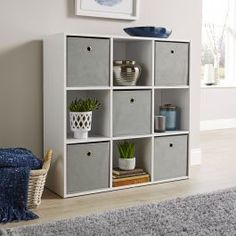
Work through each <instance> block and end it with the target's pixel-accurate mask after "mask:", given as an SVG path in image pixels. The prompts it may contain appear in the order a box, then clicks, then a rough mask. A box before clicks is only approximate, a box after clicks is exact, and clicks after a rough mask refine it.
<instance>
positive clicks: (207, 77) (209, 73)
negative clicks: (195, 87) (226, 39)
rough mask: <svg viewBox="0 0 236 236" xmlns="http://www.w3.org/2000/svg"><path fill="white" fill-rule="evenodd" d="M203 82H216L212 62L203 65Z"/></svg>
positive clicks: (211, 83)
mask: <svg viewBox="0 0 236 236" xmlns="http://www.w3.org/2000/svg"><path fill="white" fill-rule="evenodd" d="M204 83H205V84H206V85H213V84H215V83H216V81H215V72H214V66H213V64H206V65H204Z"/></svg>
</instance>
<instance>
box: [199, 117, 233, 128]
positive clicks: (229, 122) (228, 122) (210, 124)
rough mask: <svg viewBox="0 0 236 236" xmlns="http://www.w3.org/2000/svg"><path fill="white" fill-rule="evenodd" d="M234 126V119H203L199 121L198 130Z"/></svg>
mask: <svg viewBox="0 0 236 236" xmlns="http://www.w3.org/2000/svg"><path fill="white" fill-rule="evenodd" d="M232 128H236V119H219V120H203V121H201V123H200V130H201V131H206V130H217V129H232Z"/></svg>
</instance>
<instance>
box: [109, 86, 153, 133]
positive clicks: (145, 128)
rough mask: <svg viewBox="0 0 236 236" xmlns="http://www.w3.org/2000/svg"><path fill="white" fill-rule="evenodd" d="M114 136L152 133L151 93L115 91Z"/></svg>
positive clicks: (147, 91)
mask: <svg viewBox="0 0 236 236" xmlns="http://www.w3.org/2000/svg"><path fill="white" fill-rule="evenodd" d="M113 117H114V118H113V135H114V136H123V135H138V134H150V133H151V91H150V90H144V91H114V93H113Z"/></svg>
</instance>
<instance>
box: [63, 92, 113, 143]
mask: <svg viewBox="0 0 236 236" xmlns="http://www.w3.org/2000/svg"><path fill="white" fill-rule="evenodd" d="M76 98H77V99H88V98H96V99H97V100H98V101H99V102H100V103H101V107H100V108H99V109H98V110H96V111H93V113H92V127H91V131H89V134H88V136H89V137H101V138H102V137H110V91H109V90H70V91H67V139H71V138H73V132H72V131H71V129H70V118H69V112H70V111H69V106H70V104H71V102H72V101H73V100H75V99H76Z"/></svg>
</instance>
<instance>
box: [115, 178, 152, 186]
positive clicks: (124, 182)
mask: <svg viewBox="0 0 236 236" xmlns="http://www.w3.org/2000/svg"><path fill="white" fill-rule="evenodd" d="M149 181H150V180H149V176H144V177H141V178H137V179H130V180H122V179H119V181H113V187H120V186H125V185H132V184H141V183H147V182H149Z"/></svg>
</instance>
